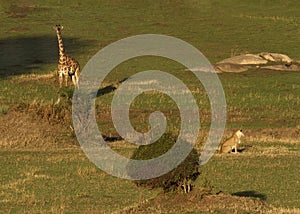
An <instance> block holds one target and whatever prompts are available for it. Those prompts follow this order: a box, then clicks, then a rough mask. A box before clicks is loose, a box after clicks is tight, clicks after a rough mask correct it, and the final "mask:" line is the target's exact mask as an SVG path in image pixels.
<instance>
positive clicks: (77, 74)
mask: <svg viewBox="0 0 300 214" xmlns="http://www.w3.org/2000/svg"><path fill="white" fill-rule="evenodd" d="M79 72H80V71H79V68H77V69H76V71H75V74H74V75H75V82H76V84H75V83H74V85H75V87H77V88H79V86H78V78H79Z"/></svg>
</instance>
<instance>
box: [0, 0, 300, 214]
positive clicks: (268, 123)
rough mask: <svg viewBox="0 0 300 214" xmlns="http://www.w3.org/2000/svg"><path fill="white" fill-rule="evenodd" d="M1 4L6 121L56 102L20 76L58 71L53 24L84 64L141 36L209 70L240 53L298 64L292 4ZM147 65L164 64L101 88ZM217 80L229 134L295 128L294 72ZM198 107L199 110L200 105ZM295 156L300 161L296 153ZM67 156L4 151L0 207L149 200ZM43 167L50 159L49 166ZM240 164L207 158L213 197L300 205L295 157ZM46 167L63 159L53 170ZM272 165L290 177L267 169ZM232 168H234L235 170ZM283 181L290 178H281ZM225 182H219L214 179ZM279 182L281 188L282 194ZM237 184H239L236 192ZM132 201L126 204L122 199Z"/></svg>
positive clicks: (49, 89)
mask: <svg viewBox="0 0 300 214" xmlns="http://www.w3.org/2000/svg"><path fill="white" fill-rule="evenodd" d="M20 2H21V3H20ZM22 2H23V3H22ZM69 4H70V5H71V7H70V6H69ZM0 5H1V7H0V10H1V11H0V18H1V32H0V47H1V49H0V62H1V65H0V75H1V78H0V92H1V96H0V110H1V111H3V112H6V110H7V108H9V107H10V106H12V105H14V104H18V103H20V102H28V103H31V102H33V100H34V99H37V100H42V101H45V102H51V99H56V88H55V87H56V86H55V83H54V82H50V83H49V82H40V83H39V82H37V81H34V82H32V81H20V80H19V77H18V75H20V74H31V73H35V74H42V73H49V72H51V71H53V70H54V69H55V68H56V60H57V47H56V45H57V44H56V37H55V33H54V31H53V29H52V26H53V25H55V24H57V23H61V24H63V25H64V26H65V29H64V33H63V35H64V37H65V45H66V46H67V51H68V53H70V54H71V55H72V56H74V57H75V58H76V59H78V60H79V62H80V64H81V65H84V64H85V63H86V62H87V61H88V60H89V58H90V57H92V56H93V55H94V54H95V53H96V52H97V51H98V50H99V49H101V48H102V47H104V46H105V45H108V44H110V43H111V42H113V41H116V40H118V39H121V38H124V37H127V36H131V35H136V34H143V33H159V34H167V35H170V36H175V37H178V38H181V39H183V40H185V41H187V42H189V43H191V44H192V45H194V46H195V47H197V48H198V49H199V50H201V51H202V52H203V53H204V54H205V56H206V57H207V58H208V59H209V60H210V61H211V62H213V63H214V62H217V61H219V60H221V59H224V58H226V57H229V56H230V55H231V54H238V53H239V52H241V51H249V52H251V53H252V52H253V53H256V52H261V51H270V52H281V53H286V54H288V55H289V56H291V57H292V58H296V59H299V58H300V54H299V51H298V48H297V47H298V46H297V44H299V43H300V41H299V40H300V37H299V36H298V35H299V31H300V30H299V24H300V18H299V17H298V16H299V15H298V14H299V9H298V8H299V6H300V3H299V2H298V1H280V2H279V1H278V2H277V3H274V1H271V0H269V1H251V2H248V1H239V0H234V1H229V0H225V1H208V0H207V1H196V0H189V1H184V2H182V1H156V2H153V1H133V0H129V1H113V2H111V1H96V2H95V1H85V2H84V3H83V2H81V1H71V0H66V1H50V0H49V1H43V2H33V3H31V1H9V2H8V1H4V0H2V1H1V3H0ZM133 64H134V63H133ZM153 64H155V66H154V67H158V68H160V66H161V65H164V63H161V62H160V61H159V60H156V61H155V60H154V63H152V62H148V64H147V62H146V64H145V63H144V62H136V63H135V64H134V65H130V63H129V64H127V65H124V66H123V67H121V68H119V70H118V69H116V71H115V72H114V73H112V74H111V75H110V76H109V77H108V78H107V79H106V81H107V83H106V84H108V85H109V84H110V83H112V82H113V83H114V82H116V81H118V80H122V79H123V78H125V77H127V76H129V75H130V74H131V73H132V72H133V71H132V69H133V68H134V67H135V66H136V67H138V69H137V70H143V69H144V68H145V69H149V67H150V68H151V66H153ZM165 67H166V69H167V70H171V71H172V72H174V73H175V74H176V75H178V76H179V77H181V78H183V79H185V81H186V82H187V84H188V85H189V86H190V87H191V88H193V87H194V85H197V82H193V81H191V80H190V76H189V74H181V73H179V72H177V71H176V70H175V71H174V70H173V68H174V67H173V66H172V65H170V67H168V65H167V66H165ZM160 69H162V68H160ZM220 79H221V81H222V83H223V86H224V90H225V93H226V98H227V104H228V124H227V126H228V128H237V127H243V128H245V129H250V128H265V127H270V128H274V127H298V124H299V114H298V112H297V108H296V107H297V106H298V105H299V96H300V94H299V87H300V86H299V84H300V83H299V74H298V73H295V72H287V73H280V72H263V73H261V72H257V71H254V72H248V73H243V74H221V75H220ZM111 96H112V94H106V95H104V96H102V97H101V98H100V99H99V103H100V104H99V105H100V107H101V108H104V109H105V108H108V107H109V106H108V103H109V102H108V100H109V99H110V98H111ZM197 99H198V101H199V102H200V99H201V97H197ZM102 103H103V104H102ZM137 106H138V103H137ZM204 106H207V103H204ZM169 108H170V107H169ZM104 125H105V124H104ZM293 148H294V150H296V151H298V152H299V147H298V146H295V147H293ZM69 155H70V156H71V157H73V158H71V159H67V160H61V159H64V158H62V157H65V151H64V152H59V151H58V152H55V153H50V154H49V153H43V152H17V151H16V152H9V151H5V152H4V151H3V152H1V163H4V162H5V163H7V164H5V165H4V166H3V167H2V169H1V195H0V198H1V205H0V206H1V207H3V208H5V209H6V210H12V211H15V210H18V209H32V210H35V211H38V210H39V209H41V211H43V210H44V211H47V210H49V209H51V210H54V211H55V210H60V209H65V210H68V211H72V210H73V211H74V210H77V209H79V210H84V209H86V207H88V206H89V205H91V204H95V203H96V205H95V207H92V209H93V208H94V209H98V210H99V208H100V209H101V210H103V212H111V211H113V210H118V209H121V208H122V207H125V206H128V205H132V204H134V203H136V202H140V201H143V200H145V199H146V198H151V197H153V196H154V195H155V194H156V192H148V191H146V190H140V189H136V188H135V187H134V186H133V185H132V184H131V183H130V182H127V181H122V180H119V179H115V178H112V177H110V176H107V175H105V174H104V173H102V172H101V171H99V170H96V169H95V168H94V167H93V166H92V165H91V164H90V163H89V162H88V161H87V160H86V159H85V158H83V157H82V154H80V155H79V152H78V151H77V150H75V151H70V153H69ZM15 157H18V158H15ZM49 158H50V159H51V158H52V159H51V160H50V161H49ZM239 158H240V159H241V160H240V163H239V164H236V163H235V162H234V161H235V160H236V159H235V157H233V159H234V160H232V159H231V157H230V158H225V159H224V160H223V158H220V157H216V158H214V159H213V160H212V161H211V162H209V163H208V165H206V166H205V167H204V171H205V174H206V176H207V177H208V180H211V183H212V184H213V185H214V186H216V188H219V189H221V190H224V191H226V192H230V193H236V192H242V191H252V190H253V191H257V192H258V193H259V194H263V195H265V196H266V200H267V202H270V203H272V204H275V205H276V206H284V207H285V206H289V207H296V206H298V205H299V201H297V200H296V197H298V196H299V194H300V193H299V192H296V191H295V189H296V187H297V186H299V184H298V183H294V182H295V180H296V179H297V177H296V176H297V175H298V173H297V172H298V171H299V170H298V169H299V164H297V161H298V160H299V157H298V156H295V157H294V156H292V157H289V155H283V156H280V157H275V158H272V157H269V156H261V157H258V158H257V157H256V156H253V157H251V158H250V159H249V158H248V157H243V156H242V157H239ZM53 159H58V160H60V161H58V162H59V163H60V165H57V164H56V163H57V161H54V160H53ZM220 159H221V160H222V161H219V160H220ZM278 162H280V163H283V165H282V166H287V167H288V168H283V167H279V169H277V168H275V167H273V166H275V165H274V164H276V163H278ZM262 163H264V164H265V163H267V166H266V167H267V168H268V170H270V173H269V174H268V171H267V170H263V169H265V168H262ZM224 165H226V166H227V167H226V168H224V167H223V166H224ZM234 165H237V166H238V168H237V169H235V168H234ZM241 171H242V172H243V173H241ZM253 171H256V174H258V176H257V177H256V178H255V181H256V183H255V184H254V182H249V181H252V180H253ZM229 172H234V173H231V174H230V173H229ZM216 173H218V176H216ZM237 174H238V175H240V174H242V175H243V176H237ZM287 174H288V175H290V176H285V175H287ZM87 175H88V176H87ZM224 176H226V179H225V180H226V182H223V180H220V179H218V178H222V177H224ZM227 176H228V177H227ZM87 177H88V179H87ZM237 177H238V178H239V179H237ZM278 177H281V179H280V180H279V179H278ZM66 178H67V179H66ZM266 178H267V179H266ZM278 180H279V181H278ZM87 181H88V182H87ZM269 181H271V182H270V183H269ZM281 181H282V183H284V184H288V185H281V184H282V183H281ZM234 182H236V183H237V185H233V183H234ZM45 183H47V185H45ZM36 184H38V185H36ZM258 184H262V185H261V186H259V185H258ZM111 186H112V187H111ZM285 187H287V188H285ZM98 189H101V191H98ZM112 189H113V190H114V191H112ZM140 191H142V192H141V193H139V192H140ZM112 192H113V193H112ZM129 192H130V195H131V198H128V197H127V194H128V193H129ZM40 196H42V199H39V198H40ZM99 198H101V200H98V199H99ZM298 198H299V197H298ZM116 201H117V203H116ZM85 206H86V207H85ZM41 207H43V208H41Z"/></svg>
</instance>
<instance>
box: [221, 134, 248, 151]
mask: <svg viewBox="0 0 300 214" xmlns="http://www.w3.org/2000/svg"><path fill="white" fill-rule="evenodd" d="M241 137H244V134H243V131H242V130H241V129H240V130H238V131H236V132H235V133H234V135H232V137H230V138H229V139H228V140H226V141H225V142H224V143H223V144H222V146H221V150H220V152H221V153H229V152H232V150H233V149H234V153H235V154H236V153H237V152H238V151H237V150H238V144H240V143H241Z"/></svg>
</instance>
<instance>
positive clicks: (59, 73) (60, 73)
mask: <svg viewBox="0 0 300 214" xmlns="http://www.w3.org/2000/svg"><path fill="white" fill-rule="evenodd" d="M58 78H59V87H60V88H61V87H62V84H63V79H64V76H63V73H62V72H61V71H58Z"/></svg>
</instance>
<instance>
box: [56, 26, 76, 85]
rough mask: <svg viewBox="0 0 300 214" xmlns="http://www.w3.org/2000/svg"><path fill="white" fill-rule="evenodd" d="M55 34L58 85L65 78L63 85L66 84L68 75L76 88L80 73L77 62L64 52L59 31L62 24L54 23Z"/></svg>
mask: <svg viewBox="0 0 300 214" xmlns="http://www.w3.org/2000/svg"><path fill="white" fill-rule="evenodd" d="M54 29H55V30H56V34H57V41H58V49H59V60H58V69H57V74H58V76H59V87H60V88H61V87H62V84H63V79H65V85H66V86H68V82H69V77H71V79H72V82H73V84H74V86H75V88H78V78H79V73H80V66H79V63H78V62H77V61H76V60H75V59H74V58H72V57H70V56H68V55H67V54H66V53H65V48H64V45H63V41H62V35H61V31H62V29H63V26H61V25H56V26H55V27H54Z"/></svg>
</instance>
